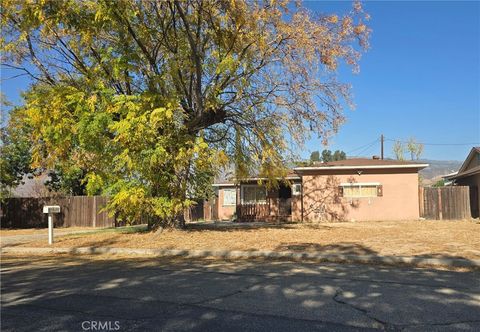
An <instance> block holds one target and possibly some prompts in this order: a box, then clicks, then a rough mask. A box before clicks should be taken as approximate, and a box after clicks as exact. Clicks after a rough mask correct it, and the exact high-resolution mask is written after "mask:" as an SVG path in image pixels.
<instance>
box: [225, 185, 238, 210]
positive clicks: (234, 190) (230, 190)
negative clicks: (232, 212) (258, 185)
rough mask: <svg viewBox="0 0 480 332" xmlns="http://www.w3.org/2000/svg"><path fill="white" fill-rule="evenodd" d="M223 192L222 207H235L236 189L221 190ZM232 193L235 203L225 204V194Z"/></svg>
mask: <svg viewBox="0 0 480 332" xmlns="http://www.w3.org/2000/svg"><path fill="white" fill-rule="evenodd" d="M222 190H223V202H222V206H235V205H237V189H234V188H224V189H222ZM227 191H229V192H232V191H233V192H234V194H235V202H233V204H225V192H227Z"/></svg>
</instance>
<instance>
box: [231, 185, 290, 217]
mask: <svg viewBox="0 0 480 332" xmlns="http://www.w3.org/2000/svg"><path fill="white" fill-rule="evenodd" d="M239 196H240V197H239V198H240V199H239V200H237V205H236V221H238V222H253V221H266V222H290V221H292V211H293V210H294V209H295V206H296V204H295V203H296V202H297V201H300V196H297V195H292V187H291V186H287V185H285V184H282V185H280V186H279V187H278V188H275V189H270V190H267V189H266V188H265V186H261V185H256V184H242V185H241V186H240V195H239Z"/></svg>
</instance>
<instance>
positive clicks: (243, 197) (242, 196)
mask: <svg viewBox="0 0 480 332" xmlns="http://www.w3.org/2000/svg"><path fill="white" fill-rule="evenodd" d="M245 188H261V189H263V190H264V191H265V200H262V201H258V200H257V193H256V192H255V201H254V202H252V201H248V202H246V201H245ZM240 198H241V203H242V204H267V188H266V187H265V186H262V185H258V184H242V185H241V187H240Z"/></svg>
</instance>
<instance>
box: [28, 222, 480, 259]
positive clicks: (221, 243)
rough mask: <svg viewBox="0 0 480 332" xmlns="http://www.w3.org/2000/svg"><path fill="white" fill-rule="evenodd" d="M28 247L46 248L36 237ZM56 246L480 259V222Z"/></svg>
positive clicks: (225, 232) (183, 234)
mask: <svg viewBox="0 0 480 332" xmlns="http://www.w3.org/2000/svg"><path fill="white" fill-rule="evenodd" d="M24 246H28V247H31V246H42V247H44V246H45V241H35V242H30V243H26V244H24ZM54 246H55V247H86V246H106V247H124V248H162V249H204V250H221V249H229V250H259V249H265V250H294V251H309V252H312V251H315V252H321V253H345V254H379V255H398V256H410V255H413V256H433V257H453V256H455V257H465V258H469V259H480V223H475V222H472V221H468V222H467V221H402V222H388V221H380V222H345V223H326V224H286V225H280V226H274V227H273V226H272V227H258V228H252V229H232V228H222V229H204V228H200V229H199V228H190V229H187V230H184V231H180V230H166V231H163V232H162V233H160V234H156V233H149V232H144V233H131V234H123V233H120V232H115V233H114V232H99V233H95V234H78V235H69V236H63V237H58V238H57V239H56V243H55V245H54Z"/></svg>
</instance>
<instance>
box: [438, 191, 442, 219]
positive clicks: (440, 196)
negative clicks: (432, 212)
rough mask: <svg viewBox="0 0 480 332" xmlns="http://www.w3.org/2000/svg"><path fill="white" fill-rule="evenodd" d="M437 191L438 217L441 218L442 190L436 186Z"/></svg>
mask: <svg viewBox="0 0 480 332" xmlns="http://www.w3.org/2000/svg"><path fill="white" fill-rule="evenodd" d="M437 192H438V219H440V220H443V207H442V190H441V189H440V188H437Z"/></svg>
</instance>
